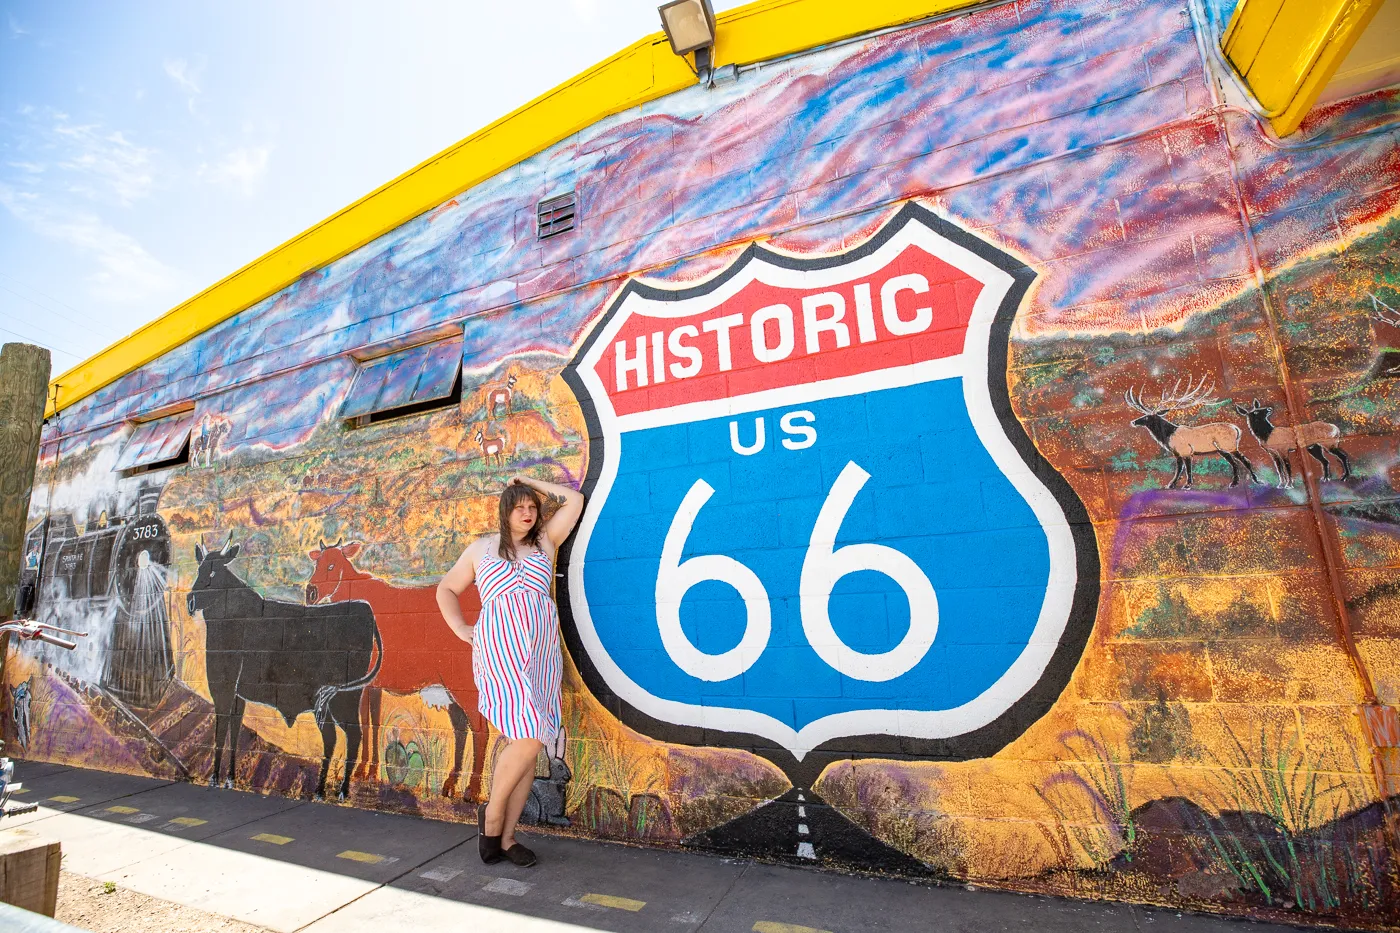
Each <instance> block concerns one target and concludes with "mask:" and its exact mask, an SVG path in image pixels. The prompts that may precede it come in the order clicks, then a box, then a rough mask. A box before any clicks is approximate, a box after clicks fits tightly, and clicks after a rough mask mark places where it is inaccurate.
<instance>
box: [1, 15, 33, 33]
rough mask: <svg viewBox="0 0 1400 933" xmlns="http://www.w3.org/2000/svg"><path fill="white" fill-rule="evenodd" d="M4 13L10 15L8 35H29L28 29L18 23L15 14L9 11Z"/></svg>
mask: <svg viewBox="0 0 1400 933" xmlns="http://www.w3.org/2000/svg"><path fill="white" fill-rule="evenodd" d="M6 15H8V16H9V17H10V36H11V37H12V38H15V39H18V38H19V37H20V36H27V35H29V30H28V29H25V28H24V27H23V26H21V25H20V24H19V20H17V19H15V14H13V13H9V14H6Z"/></svg>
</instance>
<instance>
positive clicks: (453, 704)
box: [306, 541, 489, 801]
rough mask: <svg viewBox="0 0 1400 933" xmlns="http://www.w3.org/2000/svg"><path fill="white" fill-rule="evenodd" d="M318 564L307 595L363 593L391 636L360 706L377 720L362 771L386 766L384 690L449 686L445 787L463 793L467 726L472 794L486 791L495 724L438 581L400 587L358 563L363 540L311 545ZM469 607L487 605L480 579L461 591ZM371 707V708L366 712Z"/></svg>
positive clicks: (336, 598) (469, 611)
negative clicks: (482, 705)
mask: <svg viewBox="0 0 1400 933" xmlns="http://www.w3.org/2000/svg"><path fill="white" fill-rule="evenodd" d="M309 553H310V555H311V559H312V560H314V561H315V562H316V569H315V570H314V571H313V572H312V574H311V579H310V580H308V581H307V583H306V603H307V605H314V604H316V603H319V602H323V601H324V602H332V603H338V602H345V601H347V600H362V601H364V602H367V603H369V605H370V607H371V608H372V609H373V610H374V618H375V621H376V622H377V623H378V625H379V632H380V635H381V637H382V638H383V640H384V647H383V652H384V660H383V663H382V664H381V666H380V668H379V674H378V676H376V677H375V678H374V680H373V681H372V682H371V683H370V685H369V686H368V687H366V688H365V693H364V702H363V704H362V705H361V707H360V718H361V720H362V721H364V720H365V719H368V724H369V742H368V743H367V744H368V745H369V750H370V754H369V761H368V763H366V762H365V761H364V760H363V759H362V760H361V762H360V768H359V770H358V773H357V775H356V776H357V777H366V776H369V775H373V774H377V773H378V771H379V723H380V717H379V713H380V705H381V703H382V702H383V699H384V691H385V690H388V691H389V692H390V693H395V694H399V695H401V696H406V695H408V694H410V693H416V692H418V691H420V690H423V689H424V688H427V687H441V688H442V689H444V690H446V691H447V696H448V699H449V702H448V705H447V715H448V718H449V719H450V720H451V721H452V733H453V749H452V770H451V772H450V773H449V774H448V775H447V780H446V781H444V782H443V785H442V795H443V796H444V797H452V796H455V795H456V793H457V780H458V778H460V777H461V773H462V753H463V752H464V751H465V749H466V743H467V730H468V728H469V727H470V730H471V736H472V769H471V777H470V779H469V781H468V783H467V792H466V799H468V800H471V801H476V800H478V799H480V791H481V776H482V772H483V770H484V768H485V765H486V748H487V742H488V738H489V730H488V726H487V723H486V719H485V717H484V716H482V715H481V711H480V710H479V709H478V708H477V694H476V684H475V682H474V681H473V680H472V649H471V646H470V645H468V644H467V643H466V642H464V641H462V640H461V639H459V638H458V637H457V636H456V635H455V634H453V632H452V630H451V629H450V628H448V627H447V623H446V622H444V621H443V618H442V613H441V612H439V611H438V605H437V596H436V591H437V587H436V586H416V587H399V586H393V585H392V584H390V583H388V582H386V581H384V580H380V579H378V578H377V577H374V576H372V575H371V574H368V573H365V572H363V571H361V570H358V569H356V568H355V566H354V565H353V564H352V563H351V560H352V559H353V558H354V557H355V555H356V554H358V553H360V545H359V544H358V543H357V542H353V541H352V542H350V543H348V544H342V543H340V542H337V543H335V544H333V545H330V546H329V547H328V546H326V544H325V542H322V543H321V547H319V548H317V549H315V550H312V551H310V552H309ZM461 603H462V615H463V617H465V618H466V620H467V621H468V622H474V621H475V620H476V617H477V616H478V615H479V614H480V613H481V597H480V596H478V595H477V591H476V587H475V586H473V587H471V588H470V589H468V590H467V591H466V592H465V593H464V594H462V597H461ZM366 713H368V716H366Z"/></svg>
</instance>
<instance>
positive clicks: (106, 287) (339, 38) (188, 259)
mask: <svg viewBox="0 0 1400 933" xmlns="http://www.w3.org/2000/svg"><path fill="white" fill-rule="evenodd" d="M740 2H741V0H718V2H716V3H715V6H716V8H717V9H726V8H728V7H733V6H737V5H739V3H740ZM656 5H657V2H656V0H531V2H530V3H528V4H494V3H486V2H484V0H457V2H451V0H442V2H424V0H417V2H408V3H402V4H394V5H392V6H390V7H386V6H384V5H383V4H375V3H370V2H367V0H350V2H336V3H331V2H329V0H313V2H299V3H296V4H283V3H273V2H265V0H253V2H241V3H238V4H180V3H174V2H152V3H143V4H139V5H129V6H128V5H117V4H106V3H98V2H81V3H67V2H52V0H43V2H35V0H0V341H4V342H8V341H15V340H23V341H25V342H29V343H38V344H42V345H45V346H47V347H49V348H50V349H52V350H53V351H54V355H53V357H54V371H55V372H61V371H63V370H65V369H68V368H70V367H72V366H74V365H75V364H77V363H78V362H80V361H81V360H82V359H85V358H86V357H88V356H91V355H92V354H94V353H96V352H97V351H99V350H101V349H102V348H103V347H105V346H107V345H108V344H109V343H111V342H112V341H114V340H116V339H118V338H120V337H121V336H122V335H124V334H126V333H129V332H130V331H132V330H134V329H136V328H137V327H139V326H140V325H142V324H144V323H145V322H147V321H149V320H151V319H153V318H155V317H157V316H158V315H160V314H162V313H164V312H165V311H166V310H168V309H169V308H171V307H173V306H174V305H175V304H177V303H179V302H180V301H182V300H184V299H185V298H187V297H189V296H190V295H192V294H194V293H195V292H197V291H199V290H200V289H202V288H205V287H207V286H208V285H210V284H212V283H213V282H215V281H216V280H218V279H219V278H221V277H223V276H224V275H227V274H228V273H230V272H232V271H233V270H235V269H237V268H238V267H239V266H241V265H243V264H244V263H246V262H249V261H250V260H252V259H255V258H256V257H258V256H259V255H261V254H263V253H264V252H266V251H267V250H269V249H271V248H272V247H274V246H276V245H277V244H279V243H281V242H283V241H284V240H286V239H288V238H290V237H292V236H295V235H296V234H297V233H299V232H301V231H302V230H304V229H305V228H307V227H309V226H310V225H312V224H314V223H316V222H317V221H319V220H321V219H322V218H324V217H326V216H328V215H330V214H332V213H334V212H335V211H336V210H339V209H340V208H341V207H344V206H345V205H346V204H348V203H350V202H351V201H353V200H354V199H356V198H358V197H360V196H361V195H363V194H365V193H367V192H369V191H370V190H372V189H373V188H375V187H377V186H378V185H380V184H382V183H384V182H385V181H387V180H389V179H390V178H392V177H394V176H395V175H397V174H399V173H400V172H402V171H404V170H405V169H408V168H410V167H411V166H413V165H415V164H416V163H418V162H420V161H422V160H423V159H425V158H427V157H429V156H431V155H433V154H434V153H436V152H438V151H440V150H442V149H444V148H446V147H447V146H449V145H451V144H452V143H454V142H456V141H457V140H459V139H461V138H462V137H464V136H467V135H469V134H470V133H472V132H473V131H475V130H476V129H478V128H480V127H481V126H482V125H484V124H486V123H489V122H490V121H492V120H494V119H496V118H497V117H499V116H501V115H502V114H505V113H507V112H509V111H510V110H512V109H513V108H515V107H517V106H519V105H520V104H522V103H524V102H525V101H527V100H529V99H530V98H532V97H534V96H535V95H537V94H539V93H541V92H542V91H545V90H547V89H548V88H550V87H552V86H554V85H556V84H558V83H559V82H561V81H564V80H566V79H567V78H569V77H570V76H571V75H573V74H575V73H577V72H579V71H581V70H582V69H584V68H586V67H588V66H590V65H592V64H594V63H596V62H597V61H599V60H600V59H602V58H605V57H606V56H608V55H610V54H612V53H613V52H615V51H617V50H618V49H619V48H621V47H623V46H625V45H627V44H628V43H630V42H633V41H635V40H636V39H638V38H640V37H641V36H643V35H645V34H647V33H649V32H653V31H655V30H656V29H657V28H658V20H657V16H656V9H655V8H656ZM389 10H392V11H393V12H392V15H386V11H389Z"/></svg>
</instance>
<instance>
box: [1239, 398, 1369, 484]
mask: <svg viewBox="0 0 1400 933" xmlns="http://www.w3.org/2000/svg"><path fill="white" fill-rule="evenodd" d="M1235 411H1237V412H1239V413H1240V414H1241V415H1243V416H1244V419H1245V421H1246V422H1248V424H1249V433H1251V434H1253V435H1254V437H1255V438H1256V439H1257V440H1258V441H1259V446H1260V447H1263V448H1264V449H1265V450H1267V451H1268V452H1269V456H1270V457H1272V458H1273V461H1274V470H1275V472H1277V473H1278V488H1279V489H1283V488H1285V487H1291V486H1292V485H1293V464H1292V463H1291V462H1290V461H1289V459H1288V455H1289V454H1290V453H1291V452H1292V451H1295V450H1306V451H1307V452H1308V453H1310V454H1312V456H1313V459H1314V460H1316V461H1317V462H1318V463H1320V464H1322V478H1323V480H1331V479H1332V467H1331V466H1330V465H1329V464H1328V462H1327V455H1326V454H1325V453H1323V450H1324V449H1326V450H1327V451H1328V452H1330V453H1331V454H1332V456H1334V457H1336V458H1337V459H1338V460H1340V461H1341V464H1342V475H1341V476H1340V477H1338V479H1346V478H1347V477H1349V476H1351V461H1350V460H1348V459H1347V455H1346V454H1345V453H1343V452H1342V448H1341V446H1340V439H1341V436H1342V432H1341V431H1340V430H1338V428H1337V426H1336V425H1335V424H1328V423H1327V422H1326V421H1309V422H1308V423H1307V424H1300V425H1297V426H1295V427H1291V428H1290V427H1281V426H1278V425H1274V424H1271V423H1270V422H1269V416H1270V415H1272V414H1273V413H1274V409H1273V407H1272V406H1269V405H1263V406H1261V405H1260V404H1259V400H1258V399H1253V400H1251V401H1250V403H1249V407H1248V408H1242V407H1240V406H1239V405H1236V406H1235Z"/></svg>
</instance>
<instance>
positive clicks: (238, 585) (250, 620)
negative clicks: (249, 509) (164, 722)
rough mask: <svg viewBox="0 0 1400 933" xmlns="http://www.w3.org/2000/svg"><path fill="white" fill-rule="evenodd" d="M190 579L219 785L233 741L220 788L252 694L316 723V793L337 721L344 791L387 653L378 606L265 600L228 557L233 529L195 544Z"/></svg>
mask: <svg viewBox="0 0 1400 933" xmlns="http://www.w3.org/2000/svg"><path fill="white" fill-rule="evenodd" d="M194 556H195V560H197V561H198V562H199V569H198V570H196V571H195V578H194V584H193V585H192V586H191V587H190V592H189V595H188V596H187V597H185V603H186V607H187V608H188V609H189V612H190V615H191V616H193V615H194V614H195V613H196V612H197V613H200V614H201V615H202V616H203V618H204V628H205V649H204V663H205V676H206V678H207V679H208V682H209V696H210V699H212V700H213V701H214V770H213V772H212V773H211V775H210V778H209V783H210V784H211V785H213V786H216V787H217V786H218V784H219V777H220V774H221V773H222V770H223V769H222V764H223V752H224V745H225V743H227V745H228V749H229V767H228V777H227V778H226V779H225V780H224V786H225V787H232V786H233V776H234V772H235V770H236V768H237V764H238V734H239V732H240V731H241V730H242V728H243V711H244V709H245V707H246V706H247V704H248V703H264V704H266V705H268V706H271V707H272V708H273V709H275V710H277V712H279V713H281V714H282V719H283V720H284V721H285V722H286V723H287V728H289V729H290V728H291V726H292V724H293V723H294V722H296V720H297V717H298V716H300V715H301V714H302V713H308V712H309V713H313V714H315V717H316V726H317V728H318V729H320V730H321V744H322V752H323V754H322V757H321V775H320V779H319V780H318V781H317V782H316V791H315V796H316V797H318V798H319V797H324V796H325V793H326V775H327V773H328V772H329V769H330V761H331V753H332V752H334V751H335V745H336V732H335V728H336V726H340V728H341V729H343V730H344V731H345V774H344V776H343V777H342V778H341V781H340V792H339V793H340V799H341V800H344V799H345V795H346V794H347V793H348V792H349V790H350V772H351V770H352V766H351V762H354V761H357V760H358V759H359V754H360V739H361V733H360V718H359V708H360V698H361V694H362V693H363V692H364V687H365V685H366V684H368V683H370V682H372V681H373V680H374V679H375V678H376V677H377V676H378V675H379V670H380V666H381V660H382V655H383V645H382V643H381V641H380V636H379V630H378V629H377V628H376V627H375V624H374V613H373V611H372V610H371V609H370V607H369V604H368V603H365V602H342V603H337V604H333V605H330V606H304V605H302V604H301V603H283V602H277V601H275V600H271V599H263V597H262V596H261V595H259V594H258V592H257V591H256V590H254V589H253V588H252V587H250V586H249V585H248V584H247V583H245V582H243V581H242V580H241V579H239V578H238V577H237V576H236V575H235V574H234V573H233V571H232V570H230V569H229V566H228V565H229V564H230V563H231V562H232V561H233V560H234V559H235V558H236V557H238V545H237V544H234V543H233V534H232V533H230V534H229V540H227V541H225V542H224V546H223V547H222V548H220V549H219V550H217V551H206V550H205V549H204V546H203V545H200V544H196V545H195V546H194Z"/></svg>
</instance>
